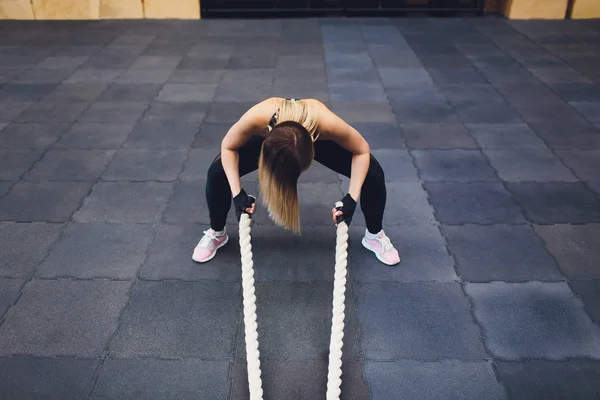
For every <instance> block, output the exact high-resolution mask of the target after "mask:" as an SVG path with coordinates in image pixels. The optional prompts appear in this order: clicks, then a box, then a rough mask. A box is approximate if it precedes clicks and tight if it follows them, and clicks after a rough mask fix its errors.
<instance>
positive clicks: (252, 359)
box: [240, 213, 348, 400]
mask: <svg viewBox="0 0 600 400" xmlns="http://www.w3.org/2000/svg"><path fill="white" fill-rule="evenodd" d="M250 224H251V219H250V216H249V215H248V214H246V213H243V214H242V216H241V218H240V253H241V258H242V287H243V298H244V329H245V338H246V359H247V369H248V387H249V390H250V400H262V398H263V390H262V380H261V371H260V352H259V350H258V331H257V328H258V324H257V322H256V295H255V289H254V263H253V261H252V243H251V235H250ZM336 236H337V237H336V250H335V275H334V282H333V316H332V320H331V340H330V344H329V372H328V375H327V400H337V399H339V398H340V394H341V389H340V386H341V384H342V379H341V376H342V346H343V338H344V318H345V315H344V308H345V305H344V300H345V291H346V274H347V265H348V261H347V260H348V225H347V224H346V223H345V222H340V223H339V224H338V226H337V235H336Z"/></svg>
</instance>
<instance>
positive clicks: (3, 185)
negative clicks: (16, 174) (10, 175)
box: [0, 181, 15, 197]
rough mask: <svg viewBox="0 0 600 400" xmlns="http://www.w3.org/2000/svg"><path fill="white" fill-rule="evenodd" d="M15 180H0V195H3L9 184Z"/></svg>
mask: <svg viewBox="0 0 600 400" xmlns="http://www.w3.org/2000/svg"><path fill="white" fill-rule="evenodd" d="M14 183H15V182H12V181H0V197H2V196H4V195H5V194H6V193H8V191H9V190H10V188H11V186H12V185H14Z"/></svg>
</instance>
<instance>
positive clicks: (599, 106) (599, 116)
mask: <svg viewBox="0 0 600 400" xmlns="http://www.w3.org/2000/svg"><path fill="white" fill-rule="evenodd" d="M569 104H571V105H572V106H573V107H575V109H576V110H577V111H579V112H580V113H581V115H583V116H584V117H585V118H587V120H588V121H591V122H593V123H600V101H571V102H569Z"/></svg>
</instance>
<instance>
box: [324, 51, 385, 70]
mask: <svg viewBox="0 0 600 400" xmlns="http://www.w3.org/2000/svg"><path fill="white" fill-rule="evenodd" d="M325 67H326V68H328V69H338V68H341V69H345V68H348V69H364V68H373V67H374V64H373V60H372V59H371V57H370V56H369V54H368V53H366V52H350V53H331V52H327V51H326V52H325Z"/></svg>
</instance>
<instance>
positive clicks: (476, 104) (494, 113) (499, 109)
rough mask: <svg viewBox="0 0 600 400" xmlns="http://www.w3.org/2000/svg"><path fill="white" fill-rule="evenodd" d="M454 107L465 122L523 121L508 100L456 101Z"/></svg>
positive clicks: (496, 122) (498, 122) (500, 122)
mask: <svg viewBox="0 0 600 400" xmlns="http://www.w3.org/2000/svg"><path fill="white" fill-rule="evenodd" d="M452 107H453V108H454V110H455V111H456V113H457V114H458V116H459V117H460V120H461V121H462V122H464V123H491V124H510V123H521V122H523V120H522V119H521V116H520V115H519V113H517V111H515V110H514V109H513V108H512V107H511V106H510V105H509V104H508V103H506V102H481V101H454V102H452Z"/></svg>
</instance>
